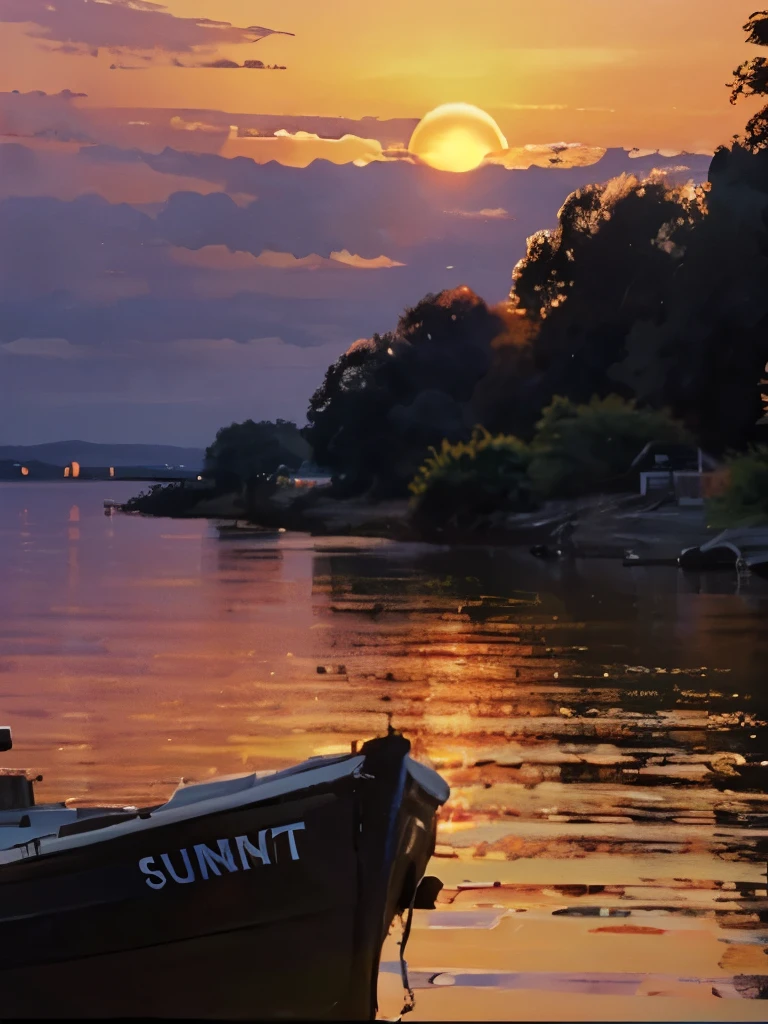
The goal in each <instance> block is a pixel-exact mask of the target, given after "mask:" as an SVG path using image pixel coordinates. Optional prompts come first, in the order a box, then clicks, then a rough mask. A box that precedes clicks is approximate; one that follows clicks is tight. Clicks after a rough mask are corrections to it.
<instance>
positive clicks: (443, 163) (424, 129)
mask: <svg viewBox="0 0 768 1024" xmlns="http://www.w3.org/2000/svg"><path fill="white" fill-rule="evenodd" d="M502 149H507V140H506V139H505V138H504V136H503V135H502V133H501V129H500V128H499V126H498V125H497V124H496V122H495V121H494V119H493V118H492V117H491V115H490V114H486V112H485V111H484V110H481V109H480V108H479V107H473V106H472V105H471V104H470V103H444V104H443V105H442V106H440V107H435V109H434V110H430V112H429V113H428V114H425V115H424V117H423V118H422V119H421V121H419V123H418V124H417V125H416V128H415V129H414V132H413V135H412V136H411V141H410V142H409V143H408V151H409V152H410V153H413V155H414V156H417V157H419V159H420V160H423V162H424V163H425V164H429V166H430V167H434V168H436V169H437V170H438V171H453V172H454V173H462V172H464V171H472V170H474V169H475V167H479V166H480V164H481V163H482V162H483V160H484V159H485V158H486V157H487V156H488V154H489V153H498V152H499V150H502Z"/></svg>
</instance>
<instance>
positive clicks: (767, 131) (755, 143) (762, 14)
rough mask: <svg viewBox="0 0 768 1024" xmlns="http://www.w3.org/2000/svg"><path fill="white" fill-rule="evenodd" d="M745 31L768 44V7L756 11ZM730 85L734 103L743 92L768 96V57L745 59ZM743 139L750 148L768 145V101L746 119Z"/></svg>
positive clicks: (750, 37) (759, 43)
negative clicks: (767, 9) (764, 9)
mask: <svg viewBox="0 0 768 1024" xmlns="http://www.w3.org/2000/svg"><path fill="white" fill-rule="evenodd" d="M744 31H745V32H746V33H747V42H748V43H753V44H754V45H755V46H768V11H756V12H755V13H754V14H753V15H752V16H751V17H750V19H749V21H748V22H747V23H746V25H745V26H744ZM729 88H730V89H731V103H737V102H738V101H739V100H740V99H741V98H742V97H744V96H747V97H749V96H768V60H767V59H766V58H765V57H753V58H752V59H751V60H747V61H744V63H743V64H741V65H740V66H739V67H738V68H736V70H735V71H734V72H733V81H732V82H730V83H729ZM742 141H743V142H744V144H745V145H746V146H747V148H749V149H751V150H761V149H765V148H766V147H767V146H768V105H767V106H765V107H763V109H762V110H760V111H758V113H757V114H755V115H754V117H752V118H751V119H750V120H749V121H748V122H747V126H746V130H745V133H744V137H743V140H742Z"/></svg>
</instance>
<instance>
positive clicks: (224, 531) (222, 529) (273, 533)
mask: <svg viewBox="0 0 768 1024" xmlns="http://www.w3.org/2000/svg"><path fill="white" fill-rule="evenodd" d="M216 532H217V533H218V535H219V538H220V539H222V540H227V539H232V538H238V537H278V536H279V535H280V534H281V533H285V530H274V529H270V528H269V527H267V526H258V525H256V524H255V523H248V522H244V521H242V520H240V519H237V520H235V522H233V523H217V524H216Z"/></svg>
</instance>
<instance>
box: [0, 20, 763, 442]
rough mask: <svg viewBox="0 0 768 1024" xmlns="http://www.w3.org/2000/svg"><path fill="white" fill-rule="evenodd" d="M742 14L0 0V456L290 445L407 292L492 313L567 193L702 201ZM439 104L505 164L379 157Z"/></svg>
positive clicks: (722, 137) (397, 153)
mask: <svg viewBox="0 0 768 1024" xmlns="http://www.w3.org/2000/svg"><path fill="white" fill-rule="evenodd" d="M753 7H754V4H753V3H742V2H740V0H644V2H643V3H642V4H632V5H629V4H624V3H619V2H617V0H581V2H579V3H576V2H574V0H536V2H527V0H493V2H491V0H476V2H475V3H472V4H467V3H460V2H459V0H389V2H388V3H387V4H385V5H373V4H369V3H361V2H359V0H358V2H355V3H353V2H351V0H328V2H327V3H325V4H319V3H317V0H258V2H255V0H216V2H215V3H214V0H167V2H166V4H165V5H164V6H161V5H159V4H153V3H148V2H144V0H111V2H109V0H0V399H1V401H0V406H2V407H1V408H0V442H4V443H31V442H37V441H47V440H55V439H59V438H63V437H74V436H80V437H85V438H86V439H88V440H99V439H105V440H114V441H121V440H124V441H152V440H157V441H165V442H176V443H191V444H204V443H205V442H206V441H207V440H209V439H210V437H211V436H212V433H213V432H214V431H215V429H216V427H217V426H219V425H220V424H221V423H223V422H227V421H230V420H232V419H237V418H244V417H245V416H248V415H252V416H254V417H255V418H262V417H274V416H277V415H284V416H290V417H294V418H296V419H297V420H299V421H300V420H301V419H302V416H303V413H304V410H305V408H306V400H307V397H308V395H309V393H310V392H311V390H312V389H313V388H314V387H315V386H316V385H317V383H319V380H320V379H321V377H322V373H323V371H324V369H325V367H326V366H327V365H328V363H329V362H331V361H332V360H333V359H335V358H336V357H337V356H338V355H339V354H340V353H341V352H342V351H344V349H345V348H346V347H347V346H348V345H349V344H350V343H351V342H352V341H354V340H355V339H356V338H357V337H359V336H361V335H363V334H370V333H371V332H373V331H374V330H386V329H387V328H389V327H391V326H393V325H394V323H395V321H396V319H397V315H398V313H399V312H400V310H401V309H402V308H403V306H404V305H405V304H407V303H413V302H415V301H417V300H418V299H419V298H420V297H421V296H422V295H423V294H424V293H425V292H426V291H430V290H432V291H434V290H439V289H440V288H442V287H450V286H453V285H455V284H457V283H467V284H469V285H471V286H472V287H473V288H475V289H476V290H477V291H479V292H480V293H481V294H483V295H484V296H485V297H486V298H488V300H489V301H498V300H499V299H501V298H502V297H503V296H504V294H505V293H506V291H507V290H508V286H509V278H510V273H511V270H512V267H513V265H514V263H515V262H516V260H517V259H519V257H520V256H521V255H522V253H523V251H524V245H525V237H526V235H527V234H530V233H531V232H532V231H534V230H536V229H537V228H540V227H547V226H551V224H552V223H553V221H554V220H555V218H556V215H557V210H558V208H559V206H560V204H561V203H562V201H563V199H564V198H565V196H566V195H567V194H568V192H569V191H571V190H572V189H573V188H576V187H579V186H580V185H583V184H587V183H588V182H590V181H595V180H605V179H606V178H608V177H610V176H612V175H614V174H617V173H621V172H622V171H634V172H635V173H643V174H647V173H650V171H651V170H652V169H653V168H655V167H659V166H663V167H666V168H667V169H668V170H669V173H671V174H673V175H676V176H677V177H678V178H679V177H680V176H682V177H683V178H685V177H686V176H687V177H689V178H690V177H693V178H694V179H697V180H701V179H703V178H704V177H705V176H706V167H707V157H706V154H708V153H711V152H712V151H713V150H714V148H715V147H716V146H717V145H718V144H720V143H721V142H725V141H727V140H728V139H729V138H730V137H731V136H732V135H733V133H734V132H736V131H737V130H739V128H740V127H741V126H742V125H743V124H744V122H745V120H746V119H747V117H748V116H749V112H750V108H749V107H748V105H744V106H742V107H736V108H734V107H732V106H730V105H729V103H728V93H727V90H726V88H725V83H726V82H727V81H728V80H729V78H730V72H731V71H732V69H733V68H735V67H736V66H737V65H738V64H739V63H740V62H741V61H742V60H744V59H745V58H747V57H749V56H751V55H752V53H753V52H756V51H754V50H753V48H752V47H749V46H747V45H746V44H745V42H744V33H743V31H742V29H741V26H742V24H743V23H744V21H745V20H746V19H747V17H748V16H749V14H750V13H751V11H752V9H753ZM254 26H255V27H254ZM245 62H261V63H262V64H263V65H265V67H261V66H258V65H257V66H251V67H248V66H242V65H244V64H245ZM234 64H236V65H240V66H238V67H233V66H232V65H234ZM222 65H223V66H222ZM271 65H277V66H278V67H277V68H275V69H273V68H272V67H270V66H271ZM33 93H34V94H35V95H29V94H33ZM40 93H44V94H47V95H40ZM452 102H460V103H468V104H474V105H476V106H477V107H479V108H481V110H483V111H486V112H487V113H488V114H490V115H491V117H492V118H494V119H495V121H496V122H497V124H498V127H499V129H500V132H501V133H502V134H503V136H504V137H505V138H506V143H507V146H508V149H506V150H505V151H504V152H502V153H498V154H496V155H494V156H489V157H488V158H487V159H486V160H485V163H484V164H483V166H481V167H479V168H478V169H477V170H475V171H471V172H470V173H467V174H451V173H448V172H444V171H436V170H433V169H432V168H431V167H427V166H425V164H424V162H423V161H421V160H420V159H419V158H418V157H415V158H414V157H412V156H409V155H408V153H407V152H406V149H405V147H406V146H407V144H408V141H409V138H410V136H411V133H412V131H413V129H414V128H415V126H416V124H417V123H418V121H419V119H420V118H422V117H423V116H424V115H425V114H426V113H427V112H428V111H430V110H431V109H432V108H434V107H437V106H439V105H441V104H444V103H452ZM233 126H234V128H233ZM276 132H277V133H279V134H277V135H276V134H275V133H276ZM299 133H306V134H299ZM341 136H347V137H346V138H344V139H342V140H341V141H339V139H340V137H341ZM561 142H563V143H569V144H572V145H571V146H570V147H569V148H568V149H567V150H554V151H553V150H552V149H551V148H550V146H551V144H553V143H561ZM526 147H528V148H526ZM633 148H637V149H639V150H640V151H641V153H640V156H639V158H638V154H637V153H633V154H631V155H630V154H628V153H626V152H625V151H626V150H632V149H633ZM606 150H607V151H608V152H605V151H606ZM680 153H687V154H699V156H690V155H689V156H685V157H683V158H676V157H675V156H674V154H680ZM553 154H557V155H556V159H557V160H558V163H557V164H556V165H555V166H551V164H552V158H553ZM659 154H661V155H659ZM531 165H534V166H531ZM525 168H530V169H525ZM125 204H128V205H125Z"/></svg>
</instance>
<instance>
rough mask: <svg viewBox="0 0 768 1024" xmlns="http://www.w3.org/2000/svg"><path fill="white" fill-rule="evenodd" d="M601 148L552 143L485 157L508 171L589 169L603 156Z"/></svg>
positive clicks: (519, 148) (568, 143)
mask: <svg viewBox="0 0 768 1024" xmlns="http://www.w3.org/2000/svg"><path fill="white" fill-rule="evenodd" d="M605 154H606V150H605V149H604V148H603V147H602V146H586V145H583V144H582V143H579V142H552V143H548V144H545V145H529V146H518V147H511V148H510V149H505V150H503V151H502V152H501V153H494V154H493V155H492V156H489V157H487V160H488V162H489V163H495V164H501V166H502V167H506V168H507V170H510V171H524V170H528V168H529V167H559V168H570V167H591V166H592V165H593V164H596V163H599V161H600V160H602V158H603V157H604V156H605Z"/></svg>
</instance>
